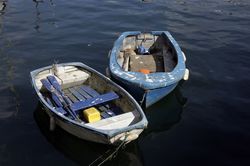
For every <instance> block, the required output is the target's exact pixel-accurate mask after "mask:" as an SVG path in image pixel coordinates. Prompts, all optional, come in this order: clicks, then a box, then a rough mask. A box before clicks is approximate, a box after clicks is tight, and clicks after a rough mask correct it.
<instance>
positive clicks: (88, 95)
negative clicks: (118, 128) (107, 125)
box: [41, 76, 119, 118]
mask: <svg viewBox="0 0 250 166" xmlns="http://www.w3.org/2000/svg"><path fill="white" fill-rule="evenodd" d="M41 82H42V84H43V86H44V87H45V88H46V89H47V90H48V91H49V92H50V93H51V99H52V101H53V102H52V101H51V100H49V98H48V97H47V98H46V100H47V102H48V103H49V104H50V105H53V104H52V103H55V105H56V106H55V107H56V110H57V111H58V112H60V113H62V114H64V115H66V114H67V112H66V111H65V110H64V105H63V103H62V102H61V101H62V99H63V100H65V99H66V101H65V102H66V103H67V104H68V106H69V108H70V109H71V110H72V111H74V112H75V113H79V111H80V110H82V109H85V108H89V107H92V106H99V108H101V109H102V111H103V112H102V113H101V115H102V117H103V118H107V117H110V116H114V115H115V114H114V112H113V111H111V110H109V109H108V105H105V106H103V104H104V103H107V102H109V101H112V100H115V99H118V98H119V96H118V95H117V94H116V93H115V92H112V91H111V92H108V93H105V94H102V95H100V94H99V93H98V92H97V91H95V90H94V89H92V88H91V87H89V86H78V87H71V88H68V89H66V90H63V91H62V89H61V86H60V85H59V83H58V82H57V80H56V79H55V77H53V76H48V77H47V79H42V80H41ZM65 92H66V93H65Z"/></svg>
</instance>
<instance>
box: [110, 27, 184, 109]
mask: <svg viewBox="0 0 250 166" xmlns="http://www.w3.org/2000/svg"><path fill="white" fill-rule="evenodd" d="M149 33H150V34H151V35H152V36H161V38H162V40H163V41H164V42H165V44H167V45H168V48H170V50H171V51H170V52H171V53H172V55H173V57H172V58H175V59H176V65H175V66H174V68H173V69H171V70H167V69H164V70H162V71H157V72H156V71H154V72H152V73H151V72H149V73H142V72H139V71H138V70H128V62H126V60H127V59H128V58H127V57H125V54H124V53H123V54H122V56H121V55H120V53H121V52H124V49H125V48H126V46H127V45H129V46H130V47H131V48H132V47H133V49H132V50H135V48H134V47H135V46H136V45H137V44H135V43H136V38H137V36H138V35H141V34H143V33H142V32H139V31H131V32H124V33H122V34H121V35H120V37H119V38H118V39H117V40H116V41H115V43H114V46H113V48H112V50H111V52H110V57H109V60H110V61H109V68H108V69H109V70H108V72H109V73H107V74H108V75H109V76H110V77H111V79H112V80H114V81H115V82H117V83H118V84H120V85H121V86H122V87H124V88H125V89H126V90H127V91H128V92H129V93H130V94H131V95H132V96H133V97H134V98H135V99H136V100H137V101H138V102H139V103H140V104H141V105H143V106H145V107H149V106H150V105H152V104H154V103H155V102H157V101H159V100H160V99H162V98H163V97H164V96H166V95H167V94H169V93H170V92H171V91H172V90H173V89H174V88H175V87H176V86H177V84H178V82H179V81H180V80H182V79H183V78H184V74H185V70H186V65H185V59H184V55H183V53H182V51H181V48H180V47H179V45H178V43H177V42H176V41H175V39H174V38H173V37H172V35H171V34H170V33H169V32H167V31H152V32H149ZM131 36H133V37H134V39H133V38H131V39H127V40H125V39H126V38H127V37H131ZM144 38H145V36H144ZM146 40H147V39H146V38H145V41H146ZM148 40H149V39H148ZM150 40H153V39H150ZM141 42H142V41H141ZM155 42H156V41H155ZM158 44H159V43H158ZM156 45H157V44H156ZM152 46H153V45H152ZM131 48H130V49H131ZM148 49H150V48H148ZM153 49H159V48H158V47H155V48H154V47H153ZM161 49H162V48H160V52H161V51H162V52H164V50H163V49H162V50H161ZM134 53H135V52H134ZM162 54H163V53H162ZM121 57H122V58H123V59H122V58H121ZM125 59H126V60H125ZM121 61H122V62H121ZM162 61H164V58H163V60H162ZM118 62H119V63H118ZM137 63H138V62H137ZM163 63H165V61H164V62H163ZM125 64H126V65H127V68H124V66H126V65H125ZM123 65H124V66H123ZM138 66H139V65H138Z"/></svg>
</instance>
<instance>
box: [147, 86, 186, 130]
mask: <svg viewBox="0 0 250 166" xmlns="http://www.w3.org/2000/svg"><path fill="white" fill-rule="evenodd" d="M186 102H187V99H186V98H185V97H183V96H182V93H181V91H180V85H178V86H177V87H176V88H175V90H174V91H173V92H171V93H170V94H169V95H167V96H166V97H165V98H163V99H162V100H160V101H159V102H158V103H156V104H154V105H152V106H151V107H149V108H147V109H146V110H145V113H146V116H147V119H148V121H149V124H148V128H147V130H146V131H145V132H144V134H145V135H148V134H150V133H151V132H153V133H155V132H160V131H166V130H168V129H170V128H171V127H172V126H173V125H175V124H176V123H178V122H179V121H180V120H181V113H182V111H183V106H184V105H185V104H186Z"/></svg>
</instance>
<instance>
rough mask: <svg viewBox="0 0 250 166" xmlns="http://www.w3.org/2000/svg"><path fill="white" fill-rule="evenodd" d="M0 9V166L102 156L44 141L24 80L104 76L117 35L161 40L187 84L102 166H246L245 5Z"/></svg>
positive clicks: (153, 1) (249, 64)
mask: <svg viewBox="0 0 250 166" xmlns="http://www.w3.org/2000/svg"><path fill="white" fill-rule="evenodd" d="M5 5H6V7H4V6H3V5H2V3H0V9H3V11H1V12H0V165H1V166H2V165H4V166H5V165H6V166H9V165H20V164H21V165H53V166H54V165H88V164H90V163H91V161H93V160H94V159H95V158H97V157H98V156H99V155H101V154H102V153H104V152H105V151H106V150H107V149H108V147H106V146H103V145H98V144H95V143H91V142H86V141H82V140H79V139H77V138H75V137H73V136H71V135H69V134H67V133H66V132H64V131H63V130H61V129H57V130H56V131H55V133H50V132H49V131H48V125H47V124H48V117H47V116H46V115H45V114H43V112H42V110H41V107H40V105H39V104H38V101H37V99H36V96H35V94H34V91H33V89H32V87H31V85H30V82H29V72H30V71H31V70H33V69H36V68H39V67H42V66H46V65H50V64H52V63H53V62H54V61H59V62H70V61H80V62H83V63H85V64H87V65H89V66H91V67H94V68H95V69H97V70H98V71H100V72H102V73H104V70H105V67H106V66H107V64H108V59H107V54H108V52H109V50H110V49H111V48H112V45H113V42H114V40H115V39H116V38H117V37H118V35H119V34H120V33H121V32H123V31H129V30H141V31H149V30H168V31H170V32H171V33H172V35H173V36H174V37H175V39H176V40H177V41H178V42H179V44H180V46H181V48H182V49H183V51H184V52H185V53H186V56H187V66H188V68H189V69H190V72H191V76H190V79H189V81H188V82H186V83H184V84H182V85H180V86H179V87H178V88H177V89H176V90H175V91H174V92H173V93H171V94H170V95H169V96H167V97H166V98H164V99H163V100H161V101H160V102H159V103H157V104H155V105H153V106H152V107H151V108H149V109H148V110H146V114H147V117H148V120H149V128H148V129H147V130H146V131H145V133H144V134H143V135H142V136H141V137H140V139H139V140H138V141H136V142H134V143H131V144H129V145H128V146H127V147H126V148H125V149H123V150H121V152H120V153H118V155H117V157H116V158H115V159H114V160H112V161H111V162H108V163H107V164H106V165H171V166H172V165H176V166H177V165H233V166H235V165H250V124H249V121H250V112H249V111H250V88H249V85H250V77H249V76H250V75H249V73H250V46H249V43H250V1H248V0H210V1H208V0H204V1H200V0H190V1H185V0H175V1H163V0H162V1H160V0H159V1H157V0H148V1H146V2H142V1H139V0H134V1H132V0H131V1H114V0H103V1H96V0H86V1H83V0H75V1H65V0H61V1H59V0H43V2H42V1H40V2H35V0H34V1H32V0H5ZM185 99H187V102H186V103H185Z"/></svg>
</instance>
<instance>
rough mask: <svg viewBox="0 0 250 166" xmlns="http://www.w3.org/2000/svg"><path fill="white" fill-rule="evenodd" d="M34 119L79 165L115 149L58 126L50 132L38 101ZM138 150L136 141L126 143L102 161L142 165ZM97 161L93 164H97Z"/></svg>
mask: <svg viewBox="0 0 250 166" xmlns="http://www.w3.org/2000/svg"><path fill="white" fill-rule="evenodd" d="M34 118H35V121H36V123H37V125H38V127H39V129H40V130H41V132H42V134H43V135H44V136H45V137H46V139H47V140H48V141H49V142H50V143H51V144H52V145H53V146H54V147H55V148H56V149H57V150H58V151H60V152H62V153H63V154H64V155H65V156H66V157H68V158H69V159H71V160H72V161H74V162H76V163H77V164H79V165H90V164H91V163H92V162H93V161H94V160H96V159H97V158H98V157H100V156H101V155H103V154H105V152H107V151H108V150H113V151H114V150H115V148H116V147H114V146H108V145H104V144H98V143H94V142H89V141H85V140H82V139H79V138H77V137H75V136H73V135H71V134H69V133H67V132H66V131H64V130H63V129H61V128H60V127H58V126H57V127H56V129H55V130H54V131H53V132H51V131H50V130H49V117H48V115H47V114H46V112H45V111H44V110H43V107H42V105H41V104H40V103H39V104H38V105H37V108H36V110H35V111H34ZM138 153H139V150H138V147H137V144H136V142H131V143H129V144H127V145H126V146H125V147H124V148H121V149H120V150H119V152H118V153H117V154H116V156H115V157H114V158H112V160H109V161H107V162H105V163H104V165H124V166H125V165H131V164H132V165H134V164H136V165H142V164H141V160H140V157H139V154H138ZM98 163H99V162H97V163H95V164H93V165H98Z"/></svg>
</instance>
